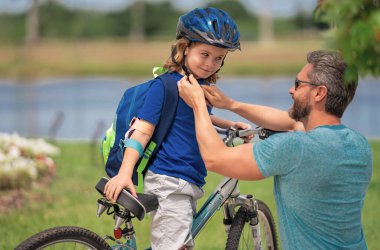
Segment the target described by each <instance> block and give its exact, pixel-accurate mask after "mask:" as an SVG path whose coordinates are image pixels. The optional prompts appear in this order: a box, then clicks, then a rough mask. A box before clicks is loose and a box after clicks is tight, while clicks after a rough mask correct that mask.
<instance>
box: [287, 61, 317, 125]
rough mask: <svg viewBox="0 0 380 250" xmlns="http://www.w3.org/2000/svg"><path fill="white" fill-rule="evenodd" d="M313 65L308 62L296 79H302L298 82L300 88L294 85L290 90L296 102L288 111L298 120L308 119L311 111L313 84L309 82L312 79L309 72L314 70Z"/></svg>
mask: <svg viewBox="0 0 380 250" xmlns="http://www.w3.org/2000/svg"><path fill="white" fill-rule="evenodd" d="M312 67H313V66H312V65H311V64H306V65H305V66H304V67H303V69H302V70H301V71H300V72H299V73H298V75H297V78H296V79H297V80H300V82H299V83H298V84H297V85H298V88H296V86H293V87H291V88H290V90H289V93H290V95H291V96H292V98H293V101H294V102H293V105H292V106H291V107H290V108H289V111H288V113H289V116H290V117H291V118H293V119H294V120H296V121H303V120H305V119H307V117H308V116H309V115H310V112H311V105H310V96H309V93H310V89H311V88H312V87H313V85H310V84H309V83H308V82H310V80H309V77H308V75H307V74H308V72H310V71H311V70H312Z"/></svg>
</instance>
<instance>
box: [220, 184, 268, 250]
mask: <svg viewBox="0 0 380 250" xmlns="http://www.w3.org/2000/svg"><path fill="white" fill-rule="evenodd" d="M236 207H244V208H246V209H247V214H248V216H247V220H248V221H249V226H250V231H251V233H252V237H253V240H254V249H256V250H258V249H261V232H260V225H259V215H258V204H257V201H256V200H255V199H254V197H253V195H250V194H249V195H240V194H239V190H238V187H236V189H235V191H234V193H233V194H232V195H231V197H230V198H229V199H228V200H227V202H226V203H225V204H224V205H223V215H224V219H223V224H224V226H225V230H226V233H227V235H228V234H229V231H230V227H231V224H232V222H233V218H234V217H235V213H236V212H235V210H236Z"/></svg>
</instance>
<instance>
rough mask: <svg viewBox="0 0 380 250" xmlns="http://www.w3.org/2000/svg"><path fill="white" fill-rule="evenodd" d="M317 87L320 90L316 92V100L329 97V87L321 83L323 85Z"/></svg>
mask: <svg viewBox="0 0 380 250" xmlns="http://www.w3.org/2000/svg"><path fill="white" fill-rule="evenodd" d="M317 88H318V90H317V92H316V94H315V101H317V102H320V101H322V100H323V99H324V98H325V97H327V87H326V86H325V85H321V86H318V87H317Z"/></svg>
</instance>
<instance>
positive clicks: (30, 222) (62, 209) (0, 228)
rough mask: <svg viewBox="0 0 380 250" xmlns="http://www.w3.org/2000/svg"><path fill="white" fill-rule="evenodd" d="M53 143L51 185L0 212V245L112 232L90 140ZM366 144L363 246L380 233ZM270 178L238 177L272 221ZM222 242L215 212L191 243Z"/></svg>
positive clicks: (143, 232) (378, 152) (378, 153)
mask: <svg viewBox="0 0 380 250" xmlns="http://www.w3.org/2000/svg"><path fill="white" fill-rule="evenodd" d="M58 146H59V147H60V148H61V150H62V153H61V155H60V156H59V157H57V158H56V163H57V165H58V173H57V176H56V178H55V179H54V181H53V183H52V184H51V185H50V187H48V188H45V189H41V188H39V189H38V188H37V189H35V190H34V191H33V192H32V193H29V194H28V196H29V197H31V198H30V199H34V200H35V201H34V202H30V203H28V204H26V205H25V206H23V208H21V209H19V210H14V211H12V212H10V213H8V214H1V215H0V235H1V241H0V249H13V248H14V247H15V246H16V245H17V244H18V243H20V242H21V241H22V240H24V239H25V238H27V237H29V236H30V235H32V234H35V233H37V232H39V231H41V230H43V229H46V228H48V227H53V226H63V225H75V226H81V227H85V228H88V229H90V230H92V231H94V232H96V233H98V234H99V235H101V236H104V235H105V234H109V235H112V234H113V220H112V218H110V217H111V216H106V215H103V216H101V217H100V218H97V217H96V200H97V199H98V198H99V195H98V193H97V192H96V191H95V189H94V186H95V184H96V182H97V181H98V179H99V178H100V177H101V176H103V175H104V171H103V167H102V166H101V164H100V158H99V155H98V151H97V148H96V147H92V146H91V145H90V144H89V143H69V142H60V143H59V144H58ZM371 146H372V149H373V155H374V164H373V166H374V167H373V169H374V171H373V177H372V182H371V185H370V187H369V190H368V194H367V197H366V201H365V205H364V213H363V221H364V233H365V236H366V239H367V244H368V249H376V248H377V247H378V243H377V239H378V235H379V233H380V229H379V227H378V225H379V223H380V218H379V216H378V212H377V211H378V206H379V205H380V203H379V197H380V189H379V188H380V172H379V167H380V166H379V165H380V141H376V142H374V141H373V142H371ZM220 179H221V177H220V176H217V175H215V174H209V176H208V178H207V185H206V186H205V191H206V194H209V193H210V192H211V190H213V188H214V186H215V185H216V184H217V183H218V181H219V180H220ZM272 181H273V180H272V179H267V180H264V181H258V182H240V190H241V192H242V193H244V194H253V195H255V196H256V197H257V198H259V199H261V200H264V201H265V202H266V203H267V204H268V205H269V207H270V208H271V210H272V211H273V214H274V216H275V218H276V220H277V215H276V213H275V206H274V199H273V195H272V192H273V188H272ZM0 195H1V194H0ZM206 196H207V195H206ZM32 197H34V198H32ZM36 197H38V198H37V199H36ZM41 197H42V198H41ZM205 198H206V197H205ZM205 198H204V199H205ZM203 201H204V200H202V201H201V202H200V203H199V204H201V203H202V202H203ZM134 226H135V229H136V231H137V239H138V244H139V245H140V246H141V244H142V245H143V246H147V245H148V244H149V236H148V235H149V219H146V220H144V221H143V222H138V221H136V222H135V224H134ZM225 241H226V236H225V232H224V227H223V224H222V214H221V212H219V213H218V214H216V215H215V216H214V217H213V218H212V219H211V221H210V222H209V223H208V224H207V225H206V228H205V229H204V230H203V231H202V232H201V234H200V236H199V237H198V238H197V240H196V245H197V248H198V249H224V244H225Z"/></svg>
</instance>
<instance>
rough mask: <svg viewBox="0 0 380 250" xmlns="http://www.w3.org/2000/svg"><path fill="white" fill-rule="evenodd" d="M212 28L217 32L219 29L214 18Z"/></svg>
mask: <svg viewBox="0 0 380 250" xmlns="http://www.w3.org/2000/svg"><path fill="white" fill-rule="evenodd" d="M212 28H213V29H214V30H215V31H216V32H218V31H219V27H218V22H217V21H216V20H213V21H212Z"/></svg>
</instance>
